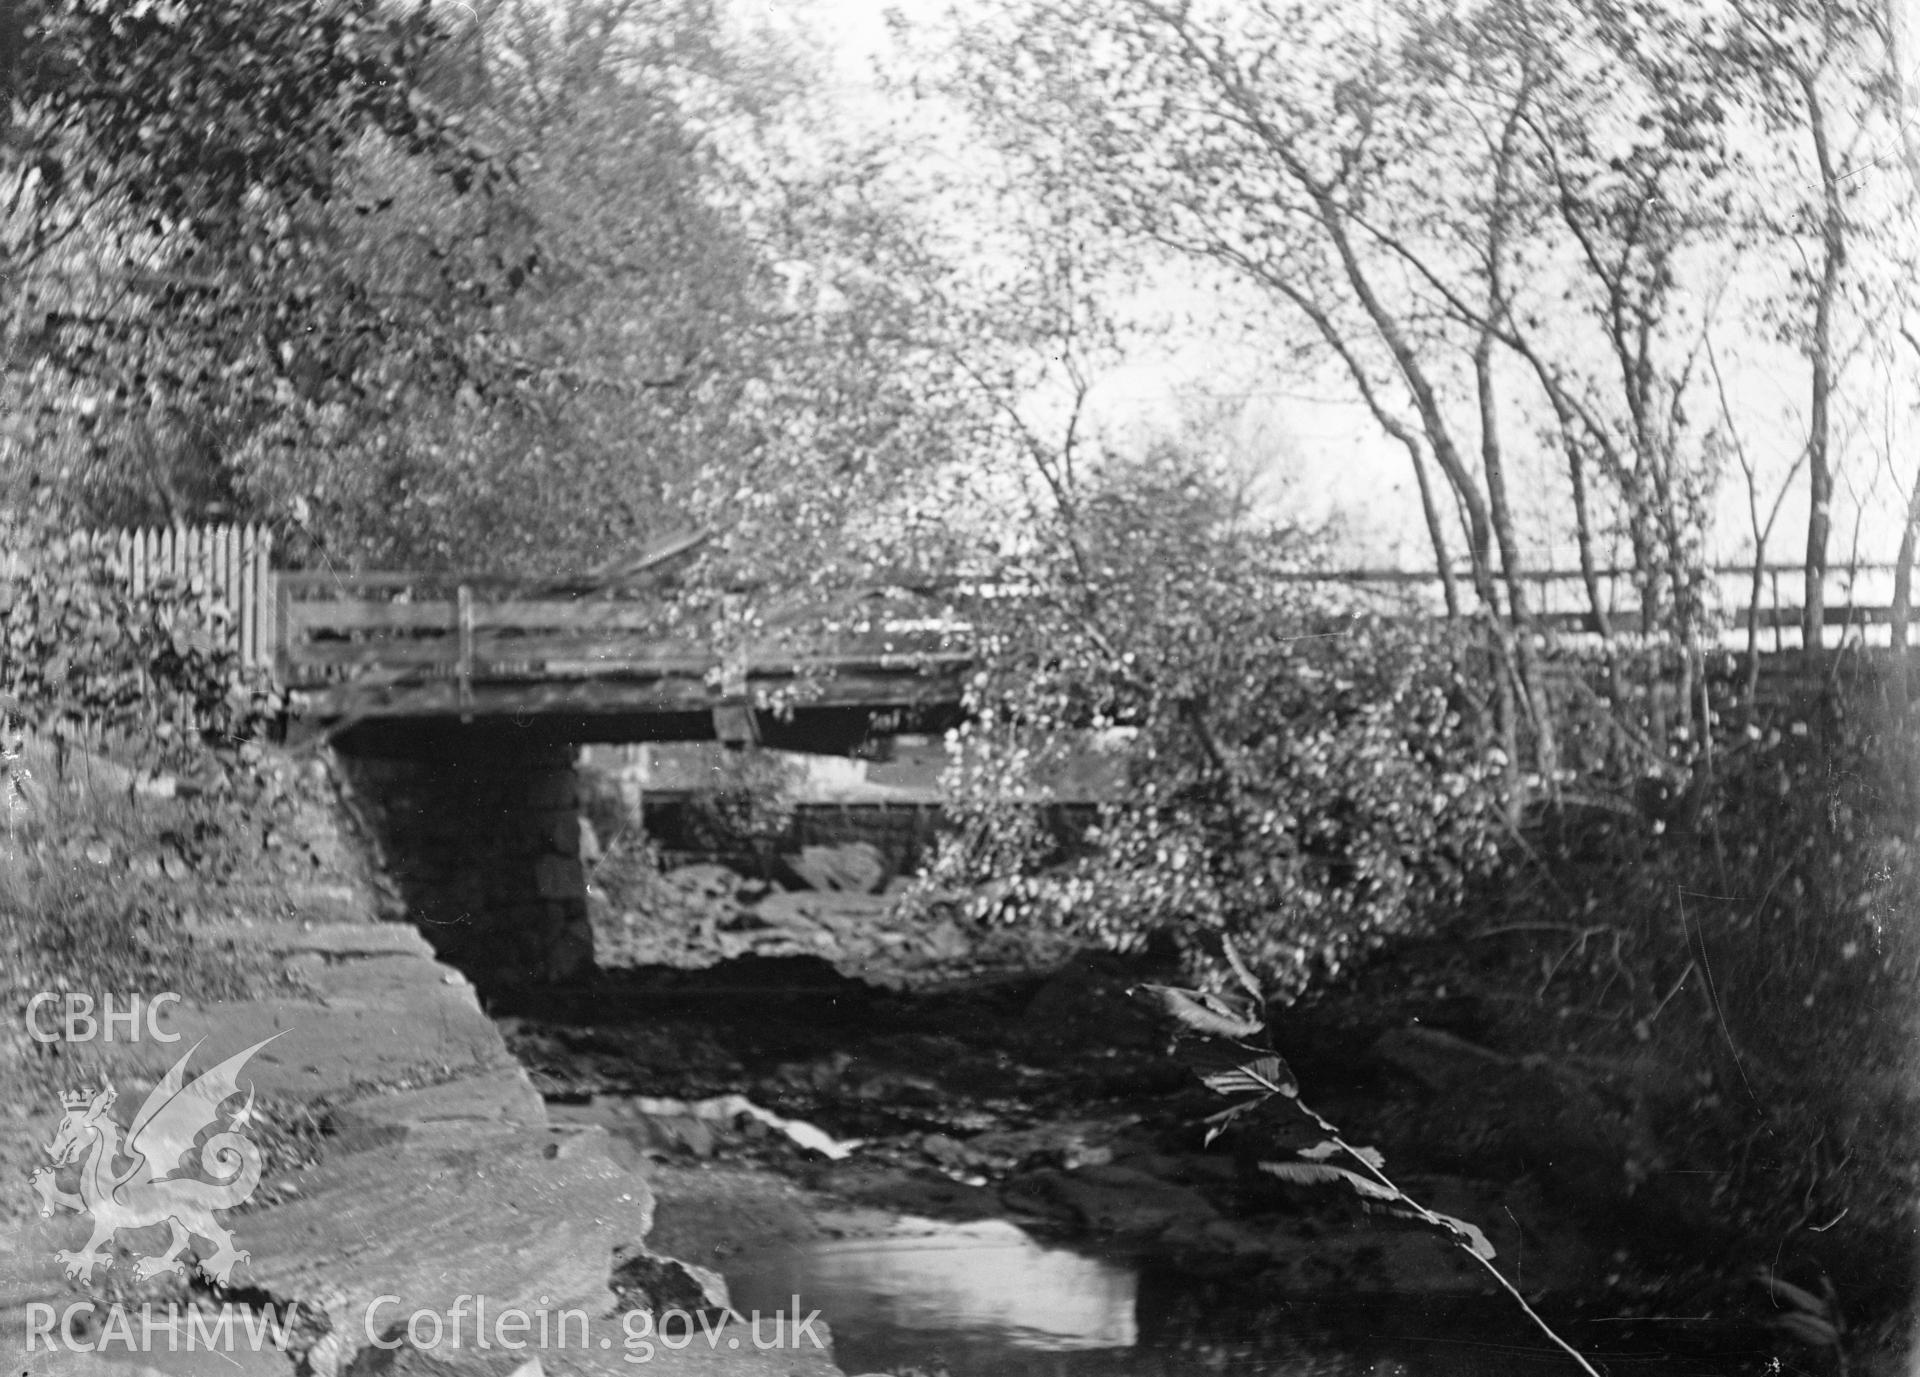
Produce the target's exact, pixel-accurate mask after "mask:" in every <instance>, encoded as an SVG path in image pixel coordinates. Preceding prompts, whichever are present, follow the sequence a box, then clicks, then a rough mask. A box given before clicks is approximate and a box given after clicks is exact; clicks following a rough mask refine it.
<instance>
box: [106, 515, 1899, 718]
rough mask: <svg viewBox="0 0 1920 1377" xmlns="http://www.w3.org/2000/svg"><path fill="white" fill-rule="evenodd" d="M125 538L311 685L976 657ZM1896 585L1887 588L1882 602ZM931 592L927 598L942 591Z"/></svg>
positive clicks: (1787, 617) (1788, 583) (1574, 615)
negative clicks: (800, 638) (684, 629)
mask: <svg viewBox="0 0 1920 1377" xmlns="http://www.w3.org/2000/svg"><path fill="white" fill-rule="evenodd" d="M118 541H119V548H120V552H121V555H122V557H123V559H124V560H125V561H126V565H127V568H128V569H129V571H130V573H131V576H132V579H133V583H134V586H135V588H136V589H138V588H141V587H144V586H146V585H147V584H148V583H150V582H151V581H152V580H153V579H154V578H156V577H158V576H160V575H162V574H171V575H175V576H180V577H199V578H202V579H203V580H205V583H206V586H207V588H208V589H209V591H210V592H211V594H212V596H213V600H214V601H215V603H216V604H217V605H219V606H220V607H222V608H224V609H225V613H226V615H225V616H224V617H222V618H219V619H216V621H215V623H214V625H213V626H212V628H211V629H212V630H213V631H214V632H215V633H216V634H221V635H226V636H229V637H231V641H232V644H233V645H234V646H235V648H236V649H237V650H238V651H239V652H240V654H241V655H242V656H243V657H244V658H245V659H246V661H247V662H248V663H251V664H255V665H262V666H271V667H272V668H274V669H275V671H276V673H277V675H278V676H279V678H280V679H281V682H282V683H283V684H285V685H286V686H287V687H289V688H292V689H296V690H299V689H304V688H309V687H312V688H320V687H332V688H334V689H338V688H341V687H342V686H343V685H345V684H347V683H351V682H354V681H367V680H372V681H385V682H388V683H393V682H398V681H415V680H447V679H451V680H454V681H456V682H458V683H459V684H461V685H466V684H468V683H471V682H473V681H475V680H485V679H532V678H561V679H565V678H579V677H591V676H612V677H625V678H649V677H651V678H656V679H675V680H700V679H703V678H704V679H706V680H708V681H718V680H724V681H726V682H724V683H721V684H719V687H720V688H721V690H722V692H723V693H726V692H731V693H738V692H740V691H742V684H741V682H740V681H741V680H743V679H744V677H745V676H746V675H747V674H748V673H752V674H755V675H757V676H761V677H773V678H779V677H793V676H797V675H800V674H802V673H829V674H845V675H849V676H856V677H857V676H860V675H880V676H898V675H901V674H903V673H911V672H914V671H916V670H929V669H931V670H952V669H956V668H958V667H959V666H961V665H962V664H964V663H965V661H966V659H967V655H966V652H965V647H964V645H962V644H961V641H962V640H963V639H964V633H965V628H963V627H960V626H958V625H957V624H953V623H950V622H949V623H947V624H946V625H945V626H944V628H942V627H941V625H940V624H939V623H938V621H937V619H935V621H934V622H933V623H931V624H929V623H924V622H923V623H922V624H921V625H919V626H917V627H916V626H914V625H913V624H912V618H911V617H910V616H908V617H906V618H905V619H903V620H896V621H895V622H894V623H893V624H892V625H891V626H889V625H887V624H886V623H885V622H884V619H883V620H882V621H881V622H880V623H878V624H876V625H875V626H873V627H872V628H870V634H866V635H861V636H855V637H852V638H847V639H842V640H840V641H838V642H833V643H822V644H816V645H806V644H796V643H793V642H791V641H787V642H776V643H774V645H773V646H770V647H769V648H768V650H767V652H766V654H765V655H764V656H761V657H759V658H756V659H755V660H754V661H753V663H752V664H751V666H749V665H746V664H743V663H739V662H737V661H736V662H733V663H723V662H722V660H721V658H720V657H719V656H718V655H716V654H715V653H714V652H713V651H712V650H711V648H709V647H705V646H701V645H697V644H691V643H689V642H687V641H685V640H677V639H676V638H675V637H674V636H673V635H671V633H670V632H669V631H668V629H667V628H666V627H665V626H664V624H663V620H662V618H661V616H660V613H659V609H658V607H657V605H656V604H654V603H651V602H647V601H642V600H628V601H601V600H591V599H586V598H582V597H578V596H554V595H551V594H548V595H542V594H541V593H540V592H538V591H536V592H534V593H532V594H529V593H528V592H527V591H525V590H527V588H528V587H529V585H528V584H527V582H526V581H525V580H515V579H509V578H504V577H492V576H486V575H429V574H418V573H410V572H396V573H349V574H333V573H326V572H291V571H288V572H276V571H274V570H273V569H272V567H271V560H272V551H273V541H272V536H271V533H270V532H269V531H268V530H267V529H265V528H264V527H260V526H256V525H246V526H234V525H225V526H213V527H174V528H163V529H157V530H156V529H148V530H134V531H125V532H122V533H120V535H119V536H118ZM1713 572H1714V575H1715V580H1716V582H1717V584H1718V587H1719V602H1720V606H1721V608H1722V610H1723V612H1724V620H1725V623H1726V631H1725V636H1724V639H1723V641H1722V644H1723V645H1725V646H1726V647H1727V648H1729V649H1738V648H1742V647H1743V646H1744V641H1745V635H1746V617H1747V599H1748V596H1749V593H1750V591H1751V581H1752V577H1753V571H1752V569H1751V567H1740V566H1725V567H1722V568H1720V569H1716V570H1715V571H1713ZM1891 575H1892V566H1891V565H1887V564H1854V565H1851V566H1848V567H1844V568H1836V569H1835V570H1833V571H1832V573H1831V574H1830V576H1829V590H1828V591H1829V599H1828V606H1827V608H1826V612H1825V621H1826V624H1827V626H1828V627H1829V628H1830V633H1829V635H1830V636H1831V634H1832V632H1831V629H1832V628H1840V629H1842V634H1847V631H1848V629H1852V630H1860V631H1864V630H1865V629H1867V628H1877V627H1881V626H1885V625H1886V624H1887V623H1888V622H1889V621H1890V620H1891V616H1892V613H1891V608H1890V606H1889V605H1888V604H1889V603H1890V596H1889V595H1890V591H1891V581H1892V579H1891ZM1289 577H1290V578H1291V579H1294V580H1297V581H1301V582H1317V583H1325V584H1328V585H1344V586H1348V587H1354V588H1359V589H1371V590H1374V591H1379V592H1382V593H1393V594H1399V595H1404V596H1407V597H1411V598H1412V599H1414V601H1415V602H1416V603H1419V604H1421V605H1424V604H1426V603H1427V602H1432V603H1433V604H1434V607H1435V610H1436V611H1437V610H1438V588H1439V581H1438V578H1437V576H1436V575H1434V574H1432V573H1430V572H1421V571H1403V570H1391V569H1360V570H1350V571H1344V572H1333V573H1302V574H1299V575H1294V576H1289ZM1600 577H1601V578H1602V580H1603V586H1605V587H1606V588H1608V589H1609V590H1610V592H1616V591H1617V593H1618V594H1619V596H1620V605H1619V606H1618V607H1617V608H1616V609H1615V610H1614V613H1613V615H1614V618H1615V626H1616V628H1617V629H1619V630H1623V631H1625V630H1630V629H1631V628H1632V627H1633V626H1634V625H1635V624H1636V623H1637V620H1638V614H1637V607H1636V605H1635V600H1634V599H1633V596H1632V580H1631V572H1630V571H1627V570H1620V569H1606V570H1602V571H1600ZM1527 581H1528V583H1529V584H1530V585H1531V587H1532V588H1533V589H1534V592H1535V600H1536V605H1537V607H1538V608H1539V610H1540V621H1541V626H1542V629H1543V630H1547V631H1550V632H1553V633H1556V634H1560V635H1571V636H1578V635H1581V634H1582V633H1586V632H1590V631H1591V630H1592V627H1591V614H1590V612H1589V611H1588V609H1587V607H1586V593H1585V589H1584V587H1583V586H1582V576H1581V575H1580V574H1579V573H1578V572H1576V571H1570V570H1543V571H1537V572H1534V573H1530V574H1528V575H1527ZM1882 585H1885V586H1886V588H1887V594H1882V595H1879V596H1876V594H1877V593H1878V591H1879V589H1880V587H1881V586H1882ZM918 591H919V593H920V594H921V595H923V596H924V595H926V594H929V593H938V592H939V591H941V590H939V589H937V588H936V589H929V588H922V589H920V590H918ZM947 591H952V589H948V590H947ZM1762 591H1763V600H1762V607H1761V609H1760V615H1759V617H1758V619H1757V625H1758V628H1759V630H1760V631H1761V632H1762V633H1763V634H1762V636H1761V639H1760V648H1761V649H1762V650H1772V651H1778V650H1783V649H1787V648H1789V641H1791V642H1793V643H1797V640H1798V636H1797V631H1798V627H1799V622H1800V616H1801V609H1800V607H1799V605H1798V603H1797V600H1796V597H1797V594H1798V593H1799V591H1800V571H1799V569H1798V568H1797V567H1794V566H1788V565H1778V566H1770V567H1767V568H1766V569H1764V570H1763V571H1762ZM1879 639H1882V640H1884V635H1881V636H1880V637H1879ZM775 646H777V647H778V648H775ZM463 696H464V694H463Z"/></svg>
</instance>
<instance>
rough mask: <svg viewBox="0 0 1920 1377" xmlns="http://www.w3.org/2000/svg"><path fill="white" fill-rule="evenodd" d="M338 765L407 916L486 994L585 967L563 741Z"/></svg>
mask: <svg viewBox="0 0 1920 1377" xmlns="http://www.w3.org/2000/svg"><path fill="white" fill-rule="evenodd" d="M341 763H342V765H343V767H344V771H343V772H344V774H345V776H346V778H347V780H348V781H349V782H350V785H351V788H352V791H353V794H354V797H355V800H356V802H357V803H358V804H359V806H360V808H361V809H362V810H363V811H364V813H365V815H366V820H367V822H368V824H369V826H370V827H371V828H372V830H373V832H374V834H375V838H376V840H377V842H378V843H379V846H380V850H381V853H382V860H383V861H384V863H385V867H386V870H387V874H388V875H389V876H390V877H391V878H392V880H393V881H394V883H395V884H396V885H397V886H398V887H399V890H400V893H401V896H402V898H403V899H404V901H405V904H406V916H407V918H408V920H409V921H410V922H412V923H415V924H416V925H418V927H419V929H420V931H421V933H422V934H423V935H424V936H425V937H426V939H427V940H428V941H429V942H431V943H432V944H433V949H434V952H435V954H436V955H437V956H438V957H439V958H440V959H441V960H443V961H446V962H448V963H449V964H451V965H453V966H456V967H458V968H459V969H460V970H461V971H463V972H464V973H465V974H466V976H467V977H468V979H470V980H472V981H473V983H474V984H475V985H476V986H478V987H479V988H480V989H482V990H487V989H500V988H506V987H511V986H515V985H526V984H535V983H542V982H546V981H552V980H565V979H568V978H570V977H572V976H576V975H579V974H582V973H583V972H585V971H586V970H587V969H588V968H589V967H590V966H591V965H592V962H593V930H592V928H591V927H590V925H589V924H588V920H587V893H586V878H585V875H584V873H583V871H582V869H581V864H580V817H579V811H578V807H579V792H578V782H577V780H576V779H575V776H574V764H573V750H572V748H571V747H569V746H553V745H533V744H530V743H518V744H512V745H502V744H494V745H490V746H488V747H487V748H486V749H485V750H484V751H481V750H474V749H472V748H468V749H466V750H447V751H442V752H440V753H437V754H434V755H431V756H423V757H420V758H408V757H397V756H392V755H370V754H357V753H348V752H342V754H341Z"/></svg>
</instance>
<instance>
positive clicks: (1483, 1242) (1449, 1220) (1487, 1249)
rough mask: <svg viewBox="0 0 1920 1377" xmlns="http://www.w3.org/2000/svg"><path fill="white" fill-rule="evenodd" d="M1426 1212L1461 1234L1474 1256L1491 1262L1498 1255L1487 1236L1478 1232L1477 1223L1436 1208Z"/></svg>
mask: <svg viewBox="0 0 1920 1377" xmlns="http://www.w3.org/2000/svg"><path fill="white" fill-rule="evenodd" d="M1427 1213H1429V1214H1431V1215H1432V1216H1433V1217H1434V1218H1435V1219H1437V1220H1439V1221H1440V1222H1441V1223H1442V1224H1444V1225H1446V1226H1447V1227H1448V1228H1449V1229H1453V1230H1455V1231H1456V1232H1457V1233H1459V1234H1460V1235H1462V1236H1463V1239H1464V1242H1465V1246H1467V1247H1468V1248H1471V1249H1472V1250H1473V1252H1474V1255H1475V1256H1477V1257H1480V1258H1483V1259H1485V1260H1486V1261H1488V1262H1492V1261H1493V1260H1494V1258H1496V1257H1498V1256H1499V1254H1498V1253H1496V1252H1495V1251H1494V1248H1493V1244H1491V1243H1489V1242H1488V1241H1487V1236H1486V1235H1485V1234H1483V1233H1481V1232H1480V1226H1479V1225H1477V1224H1469V1223H1467V1221H1466V1220H1464V1219H1455V1218H1454V1217H1453V1216H1452V1215H1450V1214H1441V1213H1440V1212H1439V1211H1438V1210H1429V1211H1427Z"/></svg>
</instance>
